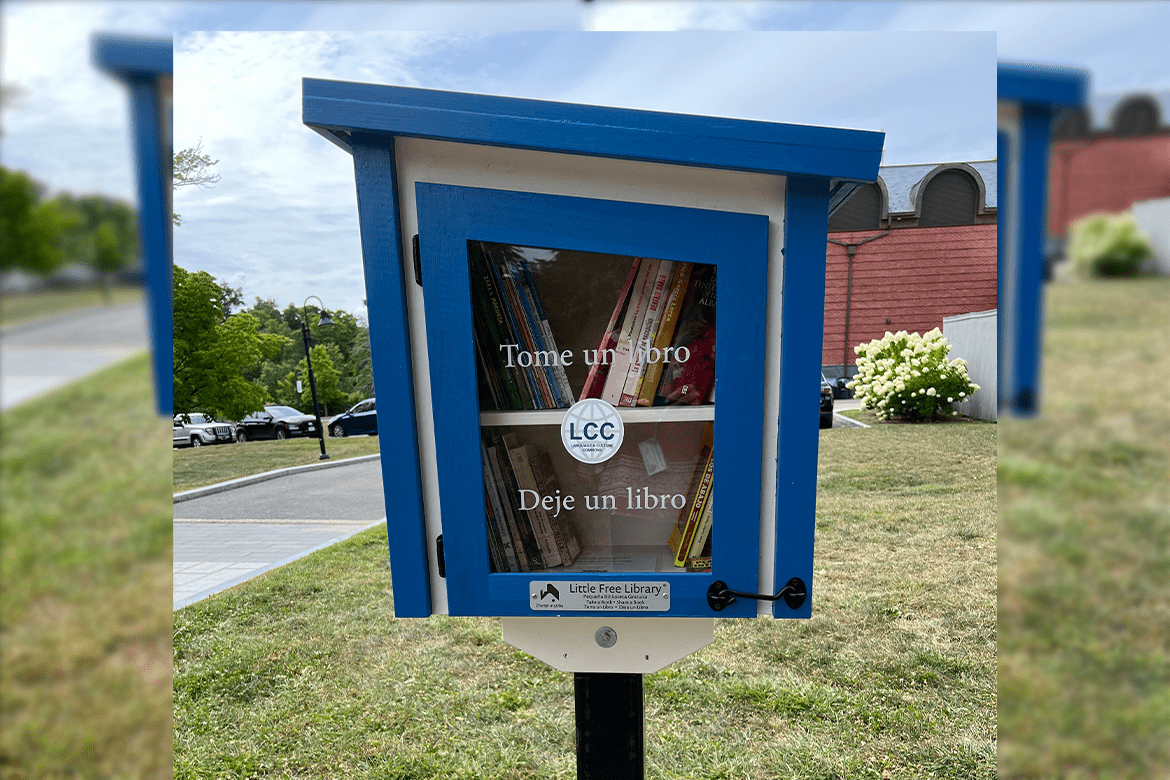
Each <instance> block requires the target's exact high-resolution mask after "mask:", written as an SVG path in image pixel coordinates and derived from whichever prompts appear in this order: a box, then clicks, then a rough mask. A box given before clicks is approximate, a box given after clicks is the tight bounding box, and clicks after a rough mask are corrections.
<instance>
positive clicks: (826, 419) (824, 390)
mask: <svg viewBox="0 0 1170 780" xmlns="http://www.w3.org/2000/svg"><path fill="white" fill-rule="evenodd" d="M821 427H822V428H832V427H833V386H832V385H831V384H829V380H828V379H825V375H824V374H821Z"/></svg>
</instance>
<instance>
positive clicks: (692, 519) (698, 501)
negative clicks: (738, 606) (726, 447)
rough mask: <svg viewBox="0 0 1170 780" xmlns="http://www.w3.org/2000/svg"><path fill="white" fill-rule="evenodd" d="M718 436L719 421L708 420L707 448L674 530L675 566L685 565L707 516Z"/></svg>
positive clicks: (705, 428)
mask: <svg viewBox="0 0 1170 780" xmlns="http://www.w3.org/2000/svg"><path fill="white" fill-rule="evenodd" d="M714 439H715V423H714V422H708V423H707V424H706V425H704V426H703V447H702V449H701V450H700V451H699V462H698V463H697V464H696V466H695V471H694V474H693V475H692V477H691V485H690V487H689V488H688V489H687V503H686V505H685V506H683V508H682V509H680V510H679V513H678V522H677V523H675V526H674V528H673V529H672V530H671V532H670V538H669V539H668V540H667V546H669V547H670V551H671V553H673V559H672V560H673V563H674V565H675V566H680V567H681V566H685V565H686V561H687V554H688V553H689V552H690V549H691V547H690V545H691V540H692V539H693V538H694V535H695V529H696V527H697V526H698V523H699V520H700V519H701V518H702V516H703V507H704V506H705V504H706V501H707V496H708V494H709V493H710V489H711V481H712V479H713V477H714V470H715V463H714V447H713V444H714Z"/></svg>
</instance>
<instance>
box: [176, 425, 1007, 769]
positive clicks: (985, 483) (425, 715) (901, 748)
mask: <svg viewBox="0 0 1170 780" xmlns="http://www.w3.org/2000/svg"><path fill="white" fill-rule="evenodd" d="M212 454H214V453H212ZM201 456H202V454H201ZM995 457H996V427H995V426H991V425H940V426H882V427H878V428H873V429H869V430H827V431H824V432H822V434H821V477H820V502H819V506H818V518H819V520H818V533H817V563H816V570H815V575H814V584H813V587H814V594H815V596H814V597H815V601H814V606H813V615H814V617H813V618H812V619H811V620H808V621H772V620H716V635H715V642H714V644H713V645H712V646H710V647H708V648H705V649H704V650H702V651H700V652H698V653H696V654H694V655H692V656H690V657H688V658H686V659H683V660H682V661H679V662H678V663H676V664H673V665H672V666H670V667H668V668H667V669H665V670H663V671H661V672H658V673H656V674H651V675H646V677H645V714H646V764H647V775H648V776H649V777H654V778H660V777H671V778H675V777H677V778H700V777H701V778H748V777H751V778H772V777H777V778H780V777H782V778H859V777H860V778H867V777H869V778H921V777H939V778H942V777H949V778H961V779H962V780H970V779H971V778H991V777H994V776H995V774H996V677H995V675H996V620H995V598H996V595H995V588H996V494H995V480H996V475H995V469H994V463H995ZM392 609H393V594H392V593H391V589H390V577H389V566H388V562H387V555H386V534H385V531H384V529H373V530H370V531H366V532H364V533H362V534H359V535H357V536H355V537H353V538H352V539H350V540H348V541H346V542H343V543H341V544H338V545H335V546H333V547H330V548H328V549H326V550H322V551H320V552H318V553H315V554H313V555H311V556H308V557H307V558H304V559H301V560H299V561H297V562H294V563H292V564H289V565H288V566H285V567H282V568H281V569H278V570H275V571H273V572H269V573H268V574H266V575H263V576H261V577H259V578H257V579H255V580H252V581H249V582H247V583H244V584H243V585H240V586H237V587H236V588H233V589H231V590H229V591H225V592H223V593H220V594H217V595H216V596H212V597H211V598H209V599H207V600H204V601H201V602H199V603H196V604H193V605H191V606H189V607H186V608H184V609H181V610H178V611H177V612H175V613H174V774H175V777H177V778H212V777H288V776H299V777H339V778H340V777H344V778H366V777H378V778H571V777H573V776H574V775H575V752H574V750H575V748H574V715H573V680H572V675H570V674H566V673H562V672H557V671H555V670H553V669H551V668H549V667H547V666H545V665H544V664H542V663H541V662H539V661H536V660H534V659H532V658H531V657H529V656H527V655H526V654H524V653H522V652H519V651H517V650H515V649H514V648H512V647H510V646H508V645H506V644H504V643H503V642H502V641H501V639H500V627H499V621H498V620H495V619H476V618H452V617H444V616H440V617H433V618H430V619H426V620H396V619H394V618H393V612H392Z"/></svg>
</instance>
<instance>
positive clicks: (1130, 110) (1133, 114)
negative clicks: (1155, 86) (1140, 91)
mask: <svg viewBox="0 0 1170 780" xmlns="http://www.w3.org/2000/svg"><path fill="white" fill-rule="evenodd" d="M1161 123H1162V112H1161V111H1159V110H1158V106H1157V105H1156V104H1155V103H1154V101H1152V100H1150V99H1149V98H1147V97H1135V98H1129V99H1128V100H1126V101H1125V102H1124V103H1122V104H1121V105H1120V106H1118V107H1117V110H1116V111H1114V112H1113V130H1114V132H1116V133H1117V134H1118V135H1152V134H1153V133H1154V132H1156V131H1157V129H1158V125H1160V124H1161Z"/></svg>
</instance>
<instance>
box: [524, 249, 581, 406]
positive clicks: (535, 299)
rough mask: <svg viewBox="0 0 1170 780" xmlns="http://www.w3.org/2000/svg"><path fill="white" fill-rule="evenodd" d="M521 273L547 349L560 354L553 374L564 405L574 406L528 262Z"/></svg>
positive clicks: (567, 381)
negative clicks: (534, 308)
mask: <svg viewBox="0 0 1170 780" xmlns="http://www.w3.org/2000/svg"><path fill="white" fill-rule="evenodd" d="M520 271H521V273H522V274H523V279H524V281H525V287H526V288H527V290H528V293H529V295H530V296H531V298H532V303H533V305H534V306H535V307H536V316H537V321H538V322H539V323H540V329H541V331H543V333H544V344H545V348H546V349H549V350H552V351H553V352H555V353H557V354H558V359H557V360H556V361H554V363H553V374H554V375H555V376H556V381H557V384H558V385H559V386H560V390H561V399H562V400H563V402H564V403H563V405H564V406H566V407H568V406H572V405H573V400H572V399H573V388H572V386H571V385H569V375H568V374H566V373H565V367H564V366H562V365H561V361H560V359H559V354H560V351H559V350H558V349H557V341H556V339H555V338H553V332H552V326H551V325H549V322H548V315H547V314H545V311H544V302H543V301H542V300H541V298H540V292H539V291H538V290H537V289H536V279H534V278H533V276H532V271H531V270H530V269H529V268H528V262H527V261H526V260H521V261H520Z"/></svg>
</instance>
